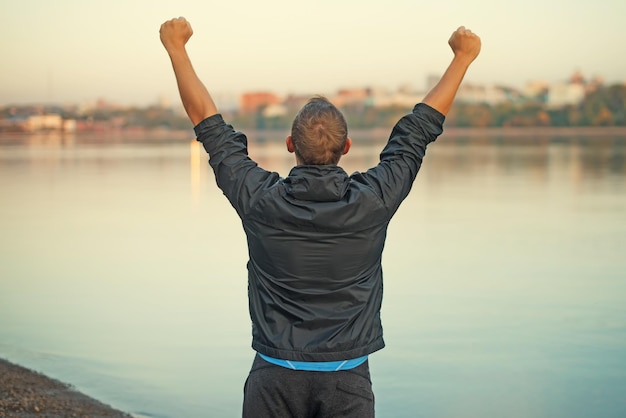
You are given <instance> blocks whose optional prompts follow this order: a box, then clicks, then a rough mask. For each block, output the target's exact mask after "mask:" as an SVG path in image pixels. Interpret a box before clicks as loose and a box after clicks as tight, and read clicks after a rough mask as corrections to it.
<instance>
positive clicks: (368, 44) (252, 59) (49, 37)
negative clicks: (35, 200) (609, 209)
mask: <svg viewBox="0 0 626 418" xmlns="http://www.w3.org/2000/svg"><path fill="white" fill-rule="evenodd" d="M0 13H2V16H3V17H4V18H5V19H4V20H5V22H4V23H3V25H2V26H0V36H1V37H2V39H3V41H2V43H1V44H0V55H1V56H2V60H0V105H6V104H20V103H33V102H39V103H41V102H54V103H68V102H73V103H84V102H88V101H94V100H96V99H98V98H104V99H106V100H110V101H112V102H117V103H120V104H127V105H145V104H149V103H155V102H157V101H158V100H159V99H160V98H163V97H166V98H168V99H169V100H171V101H172V102H173V103H175V100H177V92H176V84H175V81H174V77H173V74H172V70H171V67H170V63H169V60H168V58H167V55H166V53H165V51H164V50H163V48H162V46H161V44H160V42H159V36H158V29H159V26H160V24H161V23H162V22H163V21H164V20H166V19H169V18H171V17H175V16H179V15H183V16H185V17H187V19H188V20H189V21H190V22H191V24H192V26H193V28H194V32H195V34H194V36H193V37H192V39H191V40H190V43H189V53H190V55H191V57H192V60H193V61H194V64H195V67H196V71H197V73H198V74H199V76H200V77H201V78H202V80H203V81H204V82H205V83H206V84H207V87H208V88H209V90H210V91H211V92H212V93H213V94H214V95H215V96H216V99H217V100H219V99H220V97H222V98H227V97H236V96H237V95H239V94H241V93H243V92H245V91H259V90H266V91H272V92H275V93H277V94H288V93H294V94H304V93H307V94H314V93H321V94H330V93H332V92H334V91H336V90H338V89H340V88H353V87H363V86H372V87H380V88H386V89H391V90H394V89H397V88H399V87H400V86H402V85H409V86H411V87H413V88H415V89H417V90H419V89H423V88H426V80H427V78H428V77H429V76H430V75H432V74H441V73H442V72H443V71H444V70H445V67H446V66H447V64H448V62H449V61H450V59H451V57H452V54H451V52H450V50H449V48H448V46H447V44H446V43H447V40H448V37H449V35H450V33H451V32H452V31H453V30H454V29H455V28H456V27H457V26H459V25H465V26H467V27H469V28H471V29H472V30H474V31H475V32H476V33H478V34H479V35H480V36H481V38H482V40H483V51H482V54H481V56H480V57H479V58H478V60H477V61H476V63H475V65H474V66H473V67H472V68H470V71H469V72H468V74H467V77H466V81H467V82H469V83H476V84H486V85H492V84H500V85H508V86H511V87H516V88H520V89H521V88H523V87H524V85H525V84H526V83H528V82H531V81H535V80H545V81H547V82H558V81H564V80H566V79H567V78H568V77H570V76H571V75H572V74H573V73H574V72H575V71H580V72H581V73H583V74H584V75H585V76H586V77H588V78H592V77H596V76H599V77H602V78H603V79H604V80H605V82H606V83H607V84H613V83H624V82H626V57H624V55H623V54H622V53H621V51H622V50H623V46H624V45H626V26H625V25H624V24H623V20H624V18H625V17H626V2H624V1H622V0H598V1H595V2H589V1H580V0H571V1H564V0H554V1H552V2H540V1H538V0H528V1H525V2H523V3H522V2H519V3H506V4H504V3H503V4H502V5H501V6H500V5H497V4H494V3H493V2H488V1H486V0H477V1H476V2H473V3H472V4H470V3H468V2H462V1H460V0H459V1H451V2H446V3H441V4H421V3H417V2H411V1H408V0H396V1H393V2H386V3H383V2H370V1H365V0H361V1H358V2H357V1H355V0H342V1H331V0H321V1H319V2H317V3H315V5H314V6H313V5H309V6H307V7H303V6H302V5H300V4H299V3H296V2H293V1H287V0H268V1H266V2H252V1H244V0H233V1H230V2H221V3H215V4H213V3H207V2H200V1H185V0H182V1H179V2H176V4H172V3H171V2H165V1H162V0H155V1H147V0H135V1H133V2H125V1H122V0H111V1H109V2H107V3H102V6H97V7H96V6H94V5H93V3H91V2H72V1H70V0H59V1H57V2H44V1H41V0H24V1H21V2H11V3H9V2H3V3H2V4H1V5H0Z"/></svg>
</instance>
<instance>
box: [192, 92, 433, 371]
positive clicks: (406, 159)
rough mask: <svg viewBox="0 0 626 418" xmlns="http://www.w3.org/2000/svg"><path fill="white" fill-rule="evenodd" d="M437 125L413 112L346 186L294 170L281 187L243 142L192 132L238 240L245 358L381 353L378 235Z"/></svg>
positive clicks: (331, 172)
mask: <svg viewBox="0 0 626 418" xmlns="http://www.w3.org/2000/svg"><path fill="white" fill-rule="evenodd" d="M443 120H444V117H443V115H441V114H440V113H439V112H437V111H436V110H434V109H432V108H431V107H429V106H426V105H424V104H420V105H417V106H416V107H415V109H414V110H413V112H412V113H410V114H409V115H407V116H405V117H404V118H402V119H401V120H400V121H399V122H398V123H397V124H396V126H395V128H394V129H393V131H392V134H391V135H390V138H389V141H388V143H387V145H386V147H385V149H384V150H383V152H382V153H381V162H380V163H379V164H378V165H377V166H376V167H373V168H372V169H370V170H368V171H366V172H364V173H354V174H353V175H352V176H348V175H347V174H346V173H345V171H344V170H343V169H341V168H340V167H339V166H336V165H298V166H296V167H294V168H293V169H292V170H291V172H290V173H289V176H287V177H286V178H284V179H283V178H280V177H279V176H278V174H276V173H270V172H268V171H266V170H264V169H262V168H260V167H258V166H257V164H256V163H255V162H254V161H252V160H251V159H250V158H249V157H248V154H247V149H246V144H247V141H246V138H245V136H244V135H243V134H241V133H239V132H235V131H234V130H233V129H232V127H231V126H229V125H227V124H225V123H224V122H223V120H222V119H221V117H212V118H209V119H207V120H205V121H204V122H202V123H201V124H200V125H199V126H197V127H196V134H197V136H198V140H199V141H201V142H202V143H203V145H204V146H205V148H206V150H207V152H208V153H209V155H210V157H211V158H210V160H209V162H210V164H211V166H212V167H213V170H214V172H215V176H216V179H217V183H218V185H219V187H220V188H221V189H222V190H223V192H224V194H225V195H226V197H227V198H228V199H229V201H230V202H231V204H232V205H233V207H234V208H235V209H236V210H237V213H238V214H239V216H240V217H241V219H242V223H243V227H244V230H245V232H246V235H247V239H248V250H249V262H248V283H249V286H248V295H249V300H250V316H251V319H252V335H253V342H252V347H253V348H254V349H255V350H257V351H258V352H259V353H261V354H264V355H266V356H270V357H273V358H279V359H285V360H297V361H339V360H345V359H352V358H358V357H362V356H366V355H368V354H371V353H373V352H375V351H377V350H379V349H381V348H383V347H384V341H383V338H382V324H381V321H380V308H381V304H382V289H383V281H382V279H383V277H382V266H381V257H382V251H383V247H384V243H385V238H386V233H387V226H388V224H389V221H390V220H391V218H392V216H393V214H394V213H395V212H396V210H397V208H398V207H399V205H400V203H401V202H402V200H403V199H404V198H405V197H406V195H407V194H408V193H409V191H410V189H411V185H412V183H413V181H414V179H415V176H416V175H417V172H418V170H419V167H420V165H421V161H422V158H423V156H424V153H425V150H426V146H427V145H428V144H429V143H430V142H432V141H434V140H435V139H436V138H437V136H438V135H439V134H440V133H441V131H442V124H443ZM415 127H417V129H416V128H415Z"/></svg>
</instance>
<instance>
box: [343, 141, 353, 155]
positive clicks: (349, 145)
mask: <svg viewBox="0 0 626 418" xmlns="http://www.w3.org/2000/svg"><path fill="white" fill-rule="evenodd" d="M351 146H352V140H351V139H350V138H346V145H345V146H344V147H343V153H342V154H341V155H346V154H347V153H348V151H350V147H351Z"/></svg>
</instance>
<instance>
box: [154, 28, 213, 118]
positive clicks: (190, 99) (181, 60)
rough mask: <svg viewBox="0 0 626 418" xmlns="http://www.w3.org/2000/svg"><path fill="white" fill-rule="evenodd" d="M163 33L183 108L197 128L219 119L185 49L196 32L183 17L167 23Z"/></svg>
mask: <svg viewBox="0 0 626 418" xmlns="http://www.w3.org/2000/svg"><path fill="white" fill-rule="evenodd" d="M159 33H160V35H161V42H162V43H163V46H164V47H165V50H166V51H167V53H168V55H169V56H170V60H171V61H172V67H173V68H174V75H175V76H176V82H177V84H178V91H179V93H180V98H181V100H182V102H183V107H184V108H185V111H186V112H187V115H188V116H189V119H191V122H192V123H193V124H194V126H195V125H197V124H198V123H200V122H202V121H203V120H204V119H206V118H208V117H209V116H212V115H215V114H216V113H217V107H216V106H215V103H214V102H213V99H212V98H211V95H210V94H209V91H208V90H207V89H206V87H205V86H204V84H203V83H202V81H200V79H199V78H198V76H197V75H196V72H195V70H194V69H193V66H192V65H191V59H190V58H189V55H188V54H187V50H186V49H185V45H186V44H187V41H188V40H189V38H191V35H193V30H192V29H191V25H190V24H189V22H188V21H187V20H186V19H185V18H184V17H179V18H176V19H171V20H168V21H167V22H165V23H163V24H162V25H161V30H160V31H159Z"/></svg>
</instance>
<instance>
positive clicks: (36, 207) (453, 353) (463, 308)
mask: <svg viewBox="0 0 626 418" xmlns="http://www.w3.org/2000/svg"><path fill="white" fill-rule="evenodd" d="M276 139H279V138H276ZM353 139H354V141H355V143H354V145H353V149H352V150H351V152H350V154H348V155H347V156H346V157H345V160H343V162H342V165H343V166H344V168H345V169H346V171H348V172H352V171H355V170H365V169H367V168H368V167H370V166H372V165H374V164H375V163H376V161H377V155H378V153H379V151H380V149H381V148H382V143H372V142H371V141H361V142H359V138H353ZM381 140H384V138H381ZM250 143H251V145H250V155H251V156H252V157H253V158H255V159H256V160H258V161H259V163H260V164H261V165H262V166H264V167H265V168H267V169H271V170H274V171H278V172H279V173H281V174H282V175H286V174H287V173H288V171H289V169H290V167H291V165H292V163H293V160H292V155H291V154H288V153H287V152H286V151H285V150H284V148H283V146H282V145H281V142H273V141H262V142H261V141H255V139H254V138H250ZM0 231H1V235H0V357H4V358H6V359H8V360H10V361H13V362H16V363H18V364H21V365H24V366H26V367H29V368H33V369H35V370H38V371H41V372H44V373H45V374H48V375H50V376H52V377H54V378H57V379H59V380H62V381H64V382H67V383H70V384H72V385H74V386H75V387H76V388H78V389H79V390H81V391H83V392H84V393H86V394H88V395H90V396H92V397H95V398H97V399H99V400H101V401H104V402H105V403H109V404H111V405H113V406H114V407H116V408H118V409H122V410H125V411H128V412H130V413H132V414H134V415H136V416H138V417H139V416H140V417H164V418H166V417H167V418H178V417H182V418H201V417H202V418H204V417H236V416H239V415H240V410H241V402H242V388H243V383H244V381H245V378H246V376H247V373H248V370H249V367H250V365H251V362H252V359H253V355H254V353H253V351H252V349H251V348H250V320H249V317H248V312H247V298H246V291H247V290H246V287H247V283H246V269H245V264H246V260H247V250H246V245H245V237H244V234H243V231H242V229H241V225H240V222H239V220H238V218H237V216H236V214H235V212H234V210H233V209H232V208H231V207H230V205H229V204H228V202H227V200H226V199H225V197H224V196H223V195H222V194H221V192H220V191H219V190H218V189H217V187H216V186H215V181H214V179H213V176H212V173H211V172H210V170H209V167H208V164H207V163H206V156H205V154H204V151H203V150H202V149H201V147H200V146H199V145H198V144H197V143H196V142H194V141H193V140H191V139H190V140H189V141H180V140H177V141H174V140H172V141H163V140H160V141H159V142H158V143H153V144H151V143H149V142H137V141H135V142H120V141H109V140H103V139H100V140H98V139H97V138H88V139H85V138H82V139H81V138H74V137H58V136H54V135H48V136H31V137H27V138H25V139H24V138H23V139H20V140H17V139H14V138H4V139H2V140H1V141H0ZM383 263H384V271H385V299H384V303H383V309H382V318H383V325H384V327H385V340H386V343H387V347H386V348H385V349H384V350H382V351H380V352H377V353H375V354H373V355H372V356H371V357H370V366H371V370H372V377H373V383H374V391H375V394H376V410H377V416H379V417H383V418H385V417H388V418H402V417H406V418H409V417H411V418H412V417H428V418H452V417H456V418H458V417H481V418H488V417H494V418H495V417H509V418H515V417H519V418H540V417H545V418H560V417H562V418H576V417H580V418H588V417H599V418H623V417H624V416H626V137H598V138H595V137H593V136H587V137H568V138H541V139H537V138H524V137H515V138H505V137H497V138H447V137H446V136H445V134H444V136H443V137H442V138H440V139H439V140H438V141H437V143H435V144H433V145H432V146H431V147H430V148H429V150H428V152H427V156H426V159H425V161H424V165H423V167H422V170H421V172H420V174H419V175H418V178H417V180H416V182H415V184H414V187H413V191H412V192H411V194H410V196H409V197H408V198H407V200H406V201H405V202H404V203H403V205H402V207H401V208H400V210H399V211H398V213H397V215H396V216H395V218H394V220H393V221H392V223H391V226H390V229H389V234H388V239H387V245H386V248H385V253H384V259H383ZM0 384H1V382H0Z"/></svg>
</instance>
